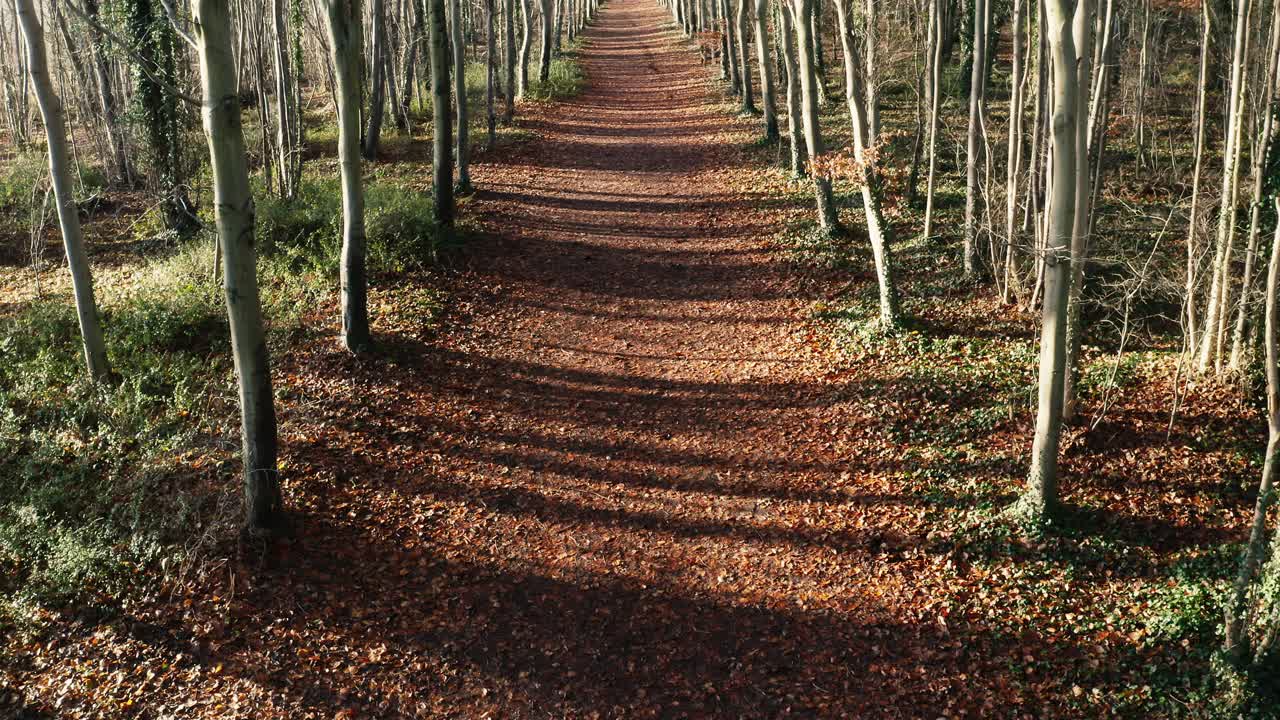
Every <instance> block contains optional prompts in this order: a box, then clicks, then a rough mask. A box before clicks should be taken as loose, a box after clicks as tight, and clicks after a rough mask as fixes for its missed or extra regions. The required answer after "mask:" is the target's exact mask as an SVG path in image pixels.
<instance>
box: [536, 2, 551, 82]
mask: <svg viewBox="0 0 1280 720" xmlns="http://www.w3.org/2000/svg"><path fill="white" fill-rule="evenodd" d="M539 6H540V7H539V9H540V10H541V13H542V38H541V40H542V42H541V43H540V44H539V45H538V82H539V83H546V82H547V80H549V79H550V78H551V40H552V37H551V33H552V27H553V22H554V20H555V12H554V10H553V8H552V5H551V0H540V2H539Z"/></svg>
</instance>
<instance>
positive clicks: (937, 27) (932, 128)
mask: <svg viewBox="0 0 1280 720" xmlns="http://www.w3.org/2000/svg"><path fill="white" fill-rule="evenodd" d="M944 1H945V0H930V5H931V7H932V9H933V17H934V21H933V23H932V24H933V27H934V33H933V37H932V38H930V41H929V42H930V45H929V54H930V61H929V150H928V155H929V182H928V184H927V185H926V186H925V196H924V238H925V240H929V239H932V238H933V197H934V188H935V187H936V186H937V175H938V116H939V115H940V114H941V112H942V107H941V106H942V29H943V28H942V3H943V2H944Z"/></svg>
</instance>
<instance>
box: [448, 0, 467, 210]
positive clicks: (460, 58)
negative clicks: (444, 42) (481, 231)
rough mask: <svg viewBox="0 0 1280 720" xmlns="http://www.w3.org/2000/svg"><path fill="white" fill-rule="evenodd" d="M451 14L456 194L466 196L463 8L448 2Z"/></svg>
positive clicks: (465, 67) (465, 66)
mask: <svg viewBox="0 0 1280 720" xmlns="http://www.w3.org/2000/svg"><path fill="white" fill-rule="evenodd" d="M449 9H450V11H451V15H452V17H451V23H450V25H451V32H452V35H453V42H452V49H453V101H454V105H455V107H456V110H457V119H456V121H455V122H454V156H455V162H457V164H458V184H457V185H456V186H455V192H457V193H462V194H468V193H470V192H471V143H470V139H469V137H468V136H469V132H468V130H469V129H470V128H469V126H470V124H471V123H470V121H469V119H468V113H467V58H466V55H465V52H464V51H465V49H466V45H467V44H466V41H465V39H464V38H463V36H462V25H463V18H462V7H461V5H460V3H459V0H449Z"/></svg>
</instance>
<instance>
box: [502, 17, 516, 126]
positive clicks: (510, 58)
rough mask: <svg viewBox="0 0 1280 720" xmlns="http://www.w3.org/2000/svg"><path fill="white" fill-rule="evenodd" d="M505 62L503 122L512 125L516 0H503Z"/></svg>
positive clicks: (514, 85) (514, 100)
mask: <svg viewBox="0 0 1280 720" xmlns="http://www.w3.org/2000/svg"><path fill="white" fill-rule="evenodd" d="M502 14H503V18H504V22H503V33H504V34H503V37H504V42H503V53H504V57H503V62H504V65H505V68H506V79H507V81H506V83H504V84H505V85H506V88H507V102H506V105H505V106H504V108H503V111H502V124H503V125H510V124H511V120H512V118H513V117H514V116H515V111H516V96H517V95H518V94H519V88H517V87H516V0H502Z"/></svg>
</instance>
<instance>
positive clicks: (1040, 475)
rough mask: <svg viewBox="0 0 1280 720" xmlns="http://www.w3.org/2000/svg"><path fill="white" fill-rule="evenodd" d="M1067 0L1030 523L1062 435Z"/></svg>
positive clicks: (1049, 509) (1053, 7) (1048, 7)
mask: <svg viewBox="0 0 1280 720" xmlns="http://www.w3.org/2000/svg"><path fill="white" fill-rule="evenodd" d="M1071 8H1072V3H1071V2H1070V0H1045V11H1046V13H1045V14H1046V18H1045V19H1046V23H1045V27H1044V32H1045V35H1046V37H1047V39H1048V42H1049V48H1050V54H1051V56H1052V58H1053V121H1052V122H1053V193H1052V195H1051V197H1050V200H1049V203H1050V206H1049V229H1048V232H1047V234H1046V242H1045V249H1044V253H1045V257H1044V263H1045V269H1044V305H1043V307H1042V312H1041V328H1040V371H1039V400H1038V405H1037V409H1036V429H1035V437H1034V439H1033V441H1032V448H1031V470H1030V473H1029V474H1028V477H1027V493H1026V495H1025V497H1024V498H1023V501H1022V503H1023V510H1024V511H1025V514H1026V515H1027V516H1028V517H1029V518H1030V519H1032V520H1036V521H1041V520H1045V519H1048V518H1050V517H1052V516H1053V515H1054V514H1055V513H1056V512H1057V508H1058V441H1059V439H1060V436H1061V434H1062V388H1063V378H1064V375H1065V374H1066V329H1067V295H1068V292H1069V289H1070V281H1071V253H1070V246H1071V229H1072V225H1073V223H1074V220H1075V217H1074V216H1075V208H1076V199H1075V193H1076V184H1075V173H1076V160H1077V154H1076V143H1077V142H1078V136H1077V133H1076V124H1077V122H1078V117H1077V115H1076V113H1077V112H1078V104H1077V96H1078V94H1079V92H1080V89H1079V81H1078V75H1077V71H1076V59H1077V58H1076V46H1075V40H1074V39H1073V38H1072V35H1071Z"/></svg>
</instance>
